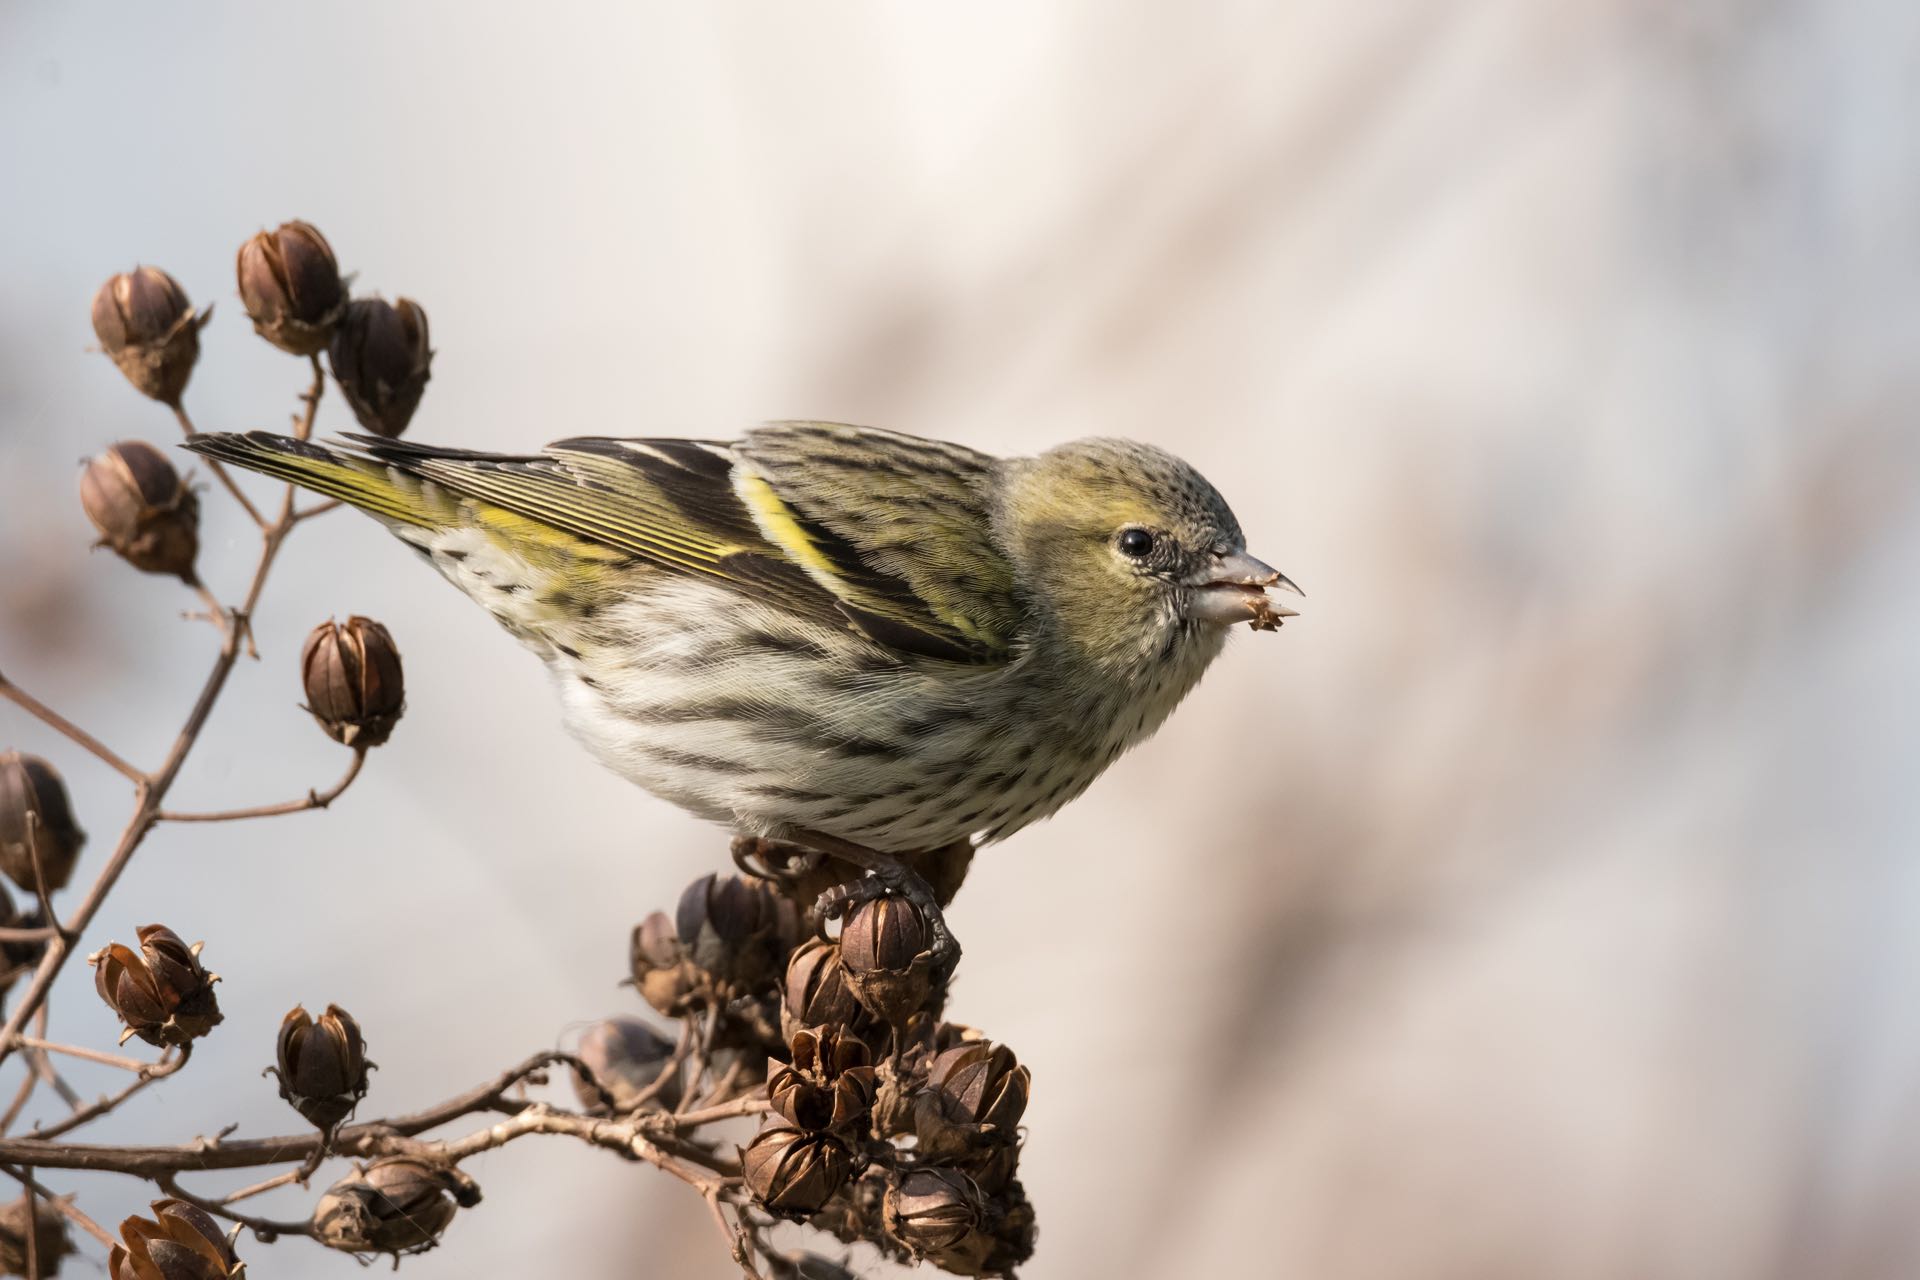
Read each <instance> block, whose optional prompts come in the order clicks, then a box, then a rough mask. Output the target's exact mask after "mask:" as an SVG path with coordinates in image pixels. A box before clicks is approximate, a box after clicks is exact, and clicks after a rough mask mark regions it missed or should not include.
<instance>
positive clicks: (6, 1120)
mask: <svg viewBox="0 0 1920 1280" xmlns="http://www.w3.org/2000/svg"><path fill="white" fill-rule="evenodd" d="M39 1087H40V1073H39V1072H37V1071H29V1072H27V1073H25V1074H24V1075H22V1076H21V1077H20V1087H19V1088H18V1089H16V1090H14V1094H13V1101H12V1102H9V1103H8V1104H7V1110H6V1113H5V1114H4V1115H0V1135H4V1134H5V1133H6V1132H7V1131H8V1130H10V1129H12V1128H13V1122H14V1121H15V1120H18V1119H19V1118H20V1113H21V1112H22V1111H24V1110H26V1107H27V1101H28V1100H29V1099H30V1098H32V1097H33V1091H34V1090H35V1089H37V1088H39Z"/></svg>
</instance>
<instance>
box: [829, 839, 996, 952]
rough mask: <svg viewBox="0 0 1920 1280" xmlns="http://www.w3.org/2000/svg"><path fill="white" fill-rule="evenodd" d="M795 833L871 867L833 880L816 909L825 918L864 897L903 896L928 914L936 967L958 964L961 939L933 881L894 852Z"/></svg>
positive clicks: (842, 912) (844, 859)
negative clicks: (858, 874)
mask: <svg viewBox="0 0 1920 1280" xmlns="http://www.w3.org/2000/svg"><path fill="white" fill-rule="evenodd" d="M794 838H795V839H796V840H798V841H800V842H802V843H805V844H807V845H811V846H812V847H814V848H816V849H819V850H821V851H822V852H824V853H828V854H831V855H833V856H834V857H835V858H838V859H839V860H840V861H842V862H848V863H852V864H853V865H854V866H856V867H860V868H861V869H862V870H864V871H866V873H867V874H866V875H864V876H861V877H860V878H859V879H857V880H848V881H844V882H842V883H840V884H836V885H834V886H832V887H831V888H829V889H827V890H826V891H825V892H823V893H822V894H821V895H820V896H819V898H817V899H816V900H815V902H814V909H815V910H816V911H817V912H818V913H819V915H820V918H821V919H822V920H837V919H839V918H840V917H841V916H844V915H846V914H847V913H848V912H850V911H852V910H853V909H854V908H855V907H857V906H859V905H860V904H861V903H864V902H872V901H875V900H877V899H879V898H886V897H896V898H905V899H906V900H907V901H908V902H910V903H912V904H913V905H914V906H915V907H916V908H917V909H918V910H919V912H920V914H921V915H922V916H924V917H925V918H926V922H927V937H928V944H927V950H928V951H929V952H930V953H931V955H932V959H933V971H934V973H935V974H936V975H938V976H939V977H940V978H942V979H944V978H945V977H946V976H947V975H950V974H951V973H952V972H953V968H954V966H955V965H957V964H958V963H960V943H959V942H958V940H956V939H955V938H954V936H953V931H952V930H951V929H949V928H947V918H946V914H945V913H944V912H943V911H941V909H940V899H939V897H938V895H936V894H935V893H934V891H933V886H931V885H929V884H928V883H927V882H926V880H925V879H923V878H922V877H921V876H920V874H919V873H918V872H916V871H915V870H914V869H913V868H912V867H909V866H908V865H907V864H906V863H904V862H902V861H900V859H898V858H896V857H894V856H893V855H892V854H887V853H881V852H879V851H878V850H876V849H869V848H867V847H865V846H864V845H857V844H853V843H851V842H849V841H846V840H841V839H838V838H837V837H834V836H828V835H821V834H819V833H816V832H811V831H799V832H795V833H794Z"/></svg>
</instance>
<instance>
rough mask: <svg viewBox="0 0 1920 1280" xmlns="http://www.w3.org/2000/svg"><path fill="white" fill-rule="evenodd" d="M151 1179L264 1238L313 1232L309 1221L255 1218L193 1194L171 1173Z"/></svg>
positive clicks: (163, 1188) (181, 1196)
mask: <svg viewBox="0 0 1920 1280" xmlns="http://www.w3.org/2000/svg"><path fill="white" fill-rule="evenodd" d="M153 1181H154V1185H156V1186H158V1187H159V1188H160V1189H161V1190H162V1191H164V1192H166V1193H167V1194H168V1195H170V1196H172V1197H174V1199H176V1200H185V1201H186V1202H187V1203H188V1204H190V1205H193V1206H195V1207H196V1208H200V1209H205V1210H206V1211H207V1212H208V1213H211V1214H215V1215H217V1216H219V1217H222V1218H225V1219H227V1221H229V1222H237V1223H239V1224H240V1225H241V1226H243V1227H247V1228H249V1229H250V1230H252V1231H253V1232H254V1233H255V1234H256V1235H259V1236H261V1237H262V1238H264V1239H268V1240H271V1239H273V1238H274V1237H276V1236H310V1235H312V1234H313V1224H312V1223H311V1222H282V1221H275V1220H274V1219H272V1218H255V1217H251V1216H249V1215H247V1214H244V1213H236V1212H235V1211H234V1210H232V1209H229V1208H227V1206H226V1205H225V1204H223V1203H221V1202H220V1201H218V1200H209V1199H207V1198H206V1197H205V1196H198V1195H195V1194H194V1193H193V1192H191V1191H189V1190H187V1189H186V1188H185V1187H183V1186H181V1185H180V1181H179V1179H178V1178H177V1177H176V1176H175V1175H174V1174H171V1173H162V1174H156V1175H155V1176H154V1179H153Z"/></svg>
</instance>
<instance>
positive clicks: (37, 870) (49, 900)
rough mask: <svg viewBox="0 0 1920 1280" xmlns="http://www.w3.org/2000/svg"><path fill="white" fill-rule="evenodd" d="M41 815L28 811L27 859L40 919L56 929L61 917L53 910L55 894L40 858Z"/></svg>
mask: <svg viewBox="0 0 1920 1280" xmlns="http://www.w3.org/2000/svg"><path fill="white" fill-rule="evenodd" d="M40 827H41V823H40V815H39V814H38V813H36V812H34V811H33V810H32V809H29V810H27V858H28V860H29V861H30V862H31V863H32V864H33V894H34V896H35V897H36V898H38V899H39V900H40V918H41V919H42V920H45V921H46V922H47V923H49V924H51V925H53V926H54V927H55V928H59V926H60V915H59V913H58V912H56V911H55V910H54V909H53V894H52V893H51V892H49V891H48V888H47V864H46V862H45V861H44V860H43V859H42V858H41V857H40Z"/></svg>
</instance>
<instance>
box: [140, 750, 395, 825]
mask: <svg viewBox="0 0 1920 1280" xmlns="http://www.w3.org/2000/svg"><path fill="white" fill-rule="evenodd" d="M366 762H367V749H366V748H365V747H360V748H357V749H355V751H354V753H353V762H352V763H351V764H349V765H348V766H347V772H346V776H345V777H343V778H341V779H340V781H338V782H336V783H334V784H333V785H332V786H331V787H328V788H327V789H326V790H325V791H309V792H307V794H306V795H305V796H304V797H303V798H301V799H299V800H286V801H282V802H281V803H279V804H262V805H255V806H254V807H253V808H250V809H222V810H220V811H218V812H215V813H175V812H173V811H171V810H162V811H161V812H159V813H157V814H155V815H154V817H155V818H156V819H157V820H158V821H160V822H239V821H241V820H242V819H245V818H277V817H280V816H282V815H283V814H289V813H305V812H306V811H308V810H309V809H324V808H326V807H327V806H328V805H330V804H332V803H333V802H334V801H335V800H338V799H339V798H340V796H341V793H342V792H344V791H345V790H346V789H347V788H348V787H350V786H352V785H353V780H354V779H355V778H357V777H359V776H360V766H361V765H363V764H365V763H366Z"/></svg>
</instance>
